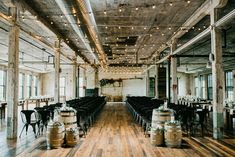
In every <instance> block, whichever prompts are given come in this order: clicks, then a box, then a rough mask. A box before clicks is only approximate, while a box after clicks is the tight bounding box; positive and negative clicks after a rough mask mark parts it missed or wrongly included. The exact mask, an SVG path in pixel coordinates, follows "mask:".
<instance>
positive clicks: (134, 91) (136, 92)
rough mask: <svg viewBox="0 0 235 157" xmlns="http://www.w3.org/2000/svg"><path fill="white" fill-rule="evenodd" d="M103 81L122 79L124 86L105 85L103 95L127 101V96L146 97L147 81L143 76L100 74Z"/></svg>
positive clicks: (102, 90)
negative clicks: (118, 97)
mask: <svg viewBox="0 0 235 157" xmlns="http://www.w3.org/2000/svg"><path fill="white" fill-rule="evenodd" d="M101 79H114V80H115V79H122V86H120V87H119V86H117V85H116V86H115V85H113V84H111V85H105V86H103V87H101V88H102V89H101V94H103V95H111V96H122V98H123V100H125V98H126V96H127V95H130V96H145V95H146V87H145V85H146V79H145V77H144V75H142V74H121V73H118V74H117V73H105V72H100V73H99V80H101Z"/></svg>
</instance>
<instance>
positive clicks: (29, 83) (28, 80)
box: [26, 75, 32, 98]
mask: <svg viewBox="0 0 235 157" xmlns="http://www.w3.org/2000/svg"><path fill="white" fill-rule="evenodd" d="M26 88H27V93H26V97H27V98H30V97H31V96H32V75H26Z"/></svg>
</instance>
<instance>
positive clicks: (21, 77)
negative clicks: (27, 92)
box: [19, 73, 25, 100]
mask: <svg viewBox="0 0 235 157" xmlns="http://www.w3.org/2000/svg"><path fill="white" fill-rule="evenodd" d="M24 79H25V75H24V74H22V73H20V75H19V99H21V100H22V99H24Z"/></svg>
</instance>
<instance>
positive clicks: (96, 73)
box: [94, 68, 99, 88]
mask: <svg viewBox="0 0 235 157" xmlns="http://www.w3.org/2000/svg"><path fill="white" fill-rule="evenodd" d="M94 72H95V75H94V76H95V88H99V71H98V68H95V70H94Z"/></svg>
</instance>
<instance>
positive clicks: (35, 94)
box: [32, 76, 38, 96]
mask: <svg viewBox="0 0 235 157" xmlns="http://www.w3.org/2000/svg"><path fill="white" fill-rule="evenodd" d="M32 95H33V96H38V78H37V77H36V76H33V94H32Z"/></svg>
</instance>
